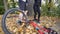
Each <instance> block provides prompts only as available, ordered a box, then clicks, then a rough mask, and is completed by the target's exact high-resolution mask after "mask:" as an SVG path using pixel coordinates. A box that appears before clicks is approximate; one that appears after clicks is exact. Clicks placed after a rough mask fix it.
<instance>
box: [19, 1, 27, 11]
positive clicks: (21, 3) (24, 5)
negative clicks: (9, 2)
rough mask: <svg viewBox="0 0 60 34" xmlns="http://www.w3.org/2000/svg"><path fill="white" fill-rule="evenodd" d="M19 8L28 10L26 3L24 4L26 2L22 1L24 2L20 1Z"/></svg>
mask: <svg viewBox="0 0 60 34" xmlns="http://www.w3.org/2000/svg"><path fill="white" fill-rule="evenodd" d="M19 8H20V9H21V10H24V11H25V10H27V9H26V2H24V1H22V0H19Z"/></svg>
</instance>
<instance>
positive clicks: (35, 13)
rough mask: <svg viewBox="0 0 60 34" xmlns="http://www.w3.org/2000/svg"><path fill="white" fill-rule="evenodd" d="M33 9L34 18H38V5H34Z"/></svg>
mask: <svg viewBox="0 0 60 34" xmlns="http://www.w3.org/2000/svg"><path fill="white" fill-rule="evenodd" d="M33 9H34V19H36V15H37V10H36V9H37V7H36V5H34V6H33Z"/></svg>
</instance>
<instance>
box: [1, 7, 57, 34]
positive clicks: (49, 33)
mask: <svg viewBox="0 0 60 34" xmlns="http://www.w3.org/2000/svg"><path fill="white" fill-rule="evenodd" d="M17 11H18V12H20V13H22V14H23V15H24V17H25V23H26V24H27V25H32V26H33V28H34V29H35V30H36V31H37V32H38V34H58V33H57V32H56V31H54V30H52V29H51V28H46V27H44V26H39V25H38V24H37V23H36V22H35V21H33V20H28V17H27V15H25V14H24V12H22V10H20V9H19V8H12V9H9V10H8V11H6V12H5V14H4V15H3V18H2V29H3V31H4V32H5V34H12V33H11V32H10V31H9V29H8V26H7V24H6V20H7V19H9V18H11V20H12V19H13V17H14V18H16V17H18V13H17ZM8 14H9V15H10V16H9V15H8ZM15 14H16V15H15ZM11 15H12V16H11ZM9 21H10V20H9ZM14 21H15V20H14ZM14 23H15V22H14Z"/></svg>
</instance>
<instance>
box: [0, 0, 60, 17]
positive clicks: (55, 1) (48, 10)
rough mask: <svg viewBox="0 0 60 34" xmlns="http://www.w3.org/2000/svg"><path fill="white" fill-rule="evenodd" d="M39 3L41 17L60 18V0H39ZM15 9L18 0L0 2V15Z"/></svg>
mask: <svg viewBox="0 0 60 34" xmlns="http://www.w3.org/2000/svg"><path fill="white" fill-rule="evenodd" d="M41 1H42V4H41V16H53V17H54V16H57V17H60V0H41ZM31 3H32V0H31ZM15 7H19V6H18V0H0V14H4V12H5V11H7V10H8V9H10V8H15ZM29 9H30V8H29ZM32 12H33V11H32Z"/></svg>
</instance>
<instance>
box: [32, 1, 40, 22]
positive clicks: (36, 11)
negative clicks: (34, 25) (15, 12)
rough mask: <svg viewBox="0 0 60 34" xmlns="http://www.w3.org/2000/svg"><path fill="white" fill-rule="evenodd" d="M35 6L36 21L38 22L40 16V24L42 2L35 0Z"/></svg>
mask: <svg viewBox="0 0 60 34" xmlns="http://www.w3.org/2000/svg"><path fill="white" fill-rule="evenodd" d="M34 1H35V2H34V6H33V9H34V20H36V16H37V14H38V19H37V21H38V22H39V21H40V8H41V0H34Z"/></svg>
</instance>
